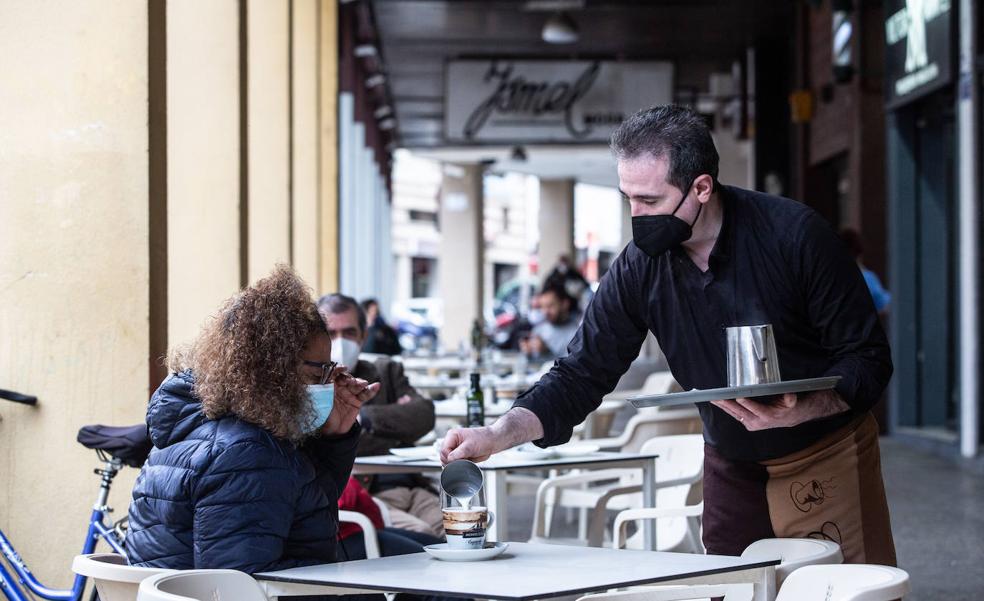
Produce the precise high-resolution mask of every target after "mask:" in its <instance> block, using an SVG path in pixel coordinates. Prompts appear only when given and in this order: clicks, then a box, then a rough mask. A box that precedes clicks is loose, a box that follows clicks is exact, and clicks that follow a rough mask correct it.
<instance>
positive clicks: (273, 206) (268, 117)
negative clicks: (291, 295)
mask: <svg viewBox="0 0 984 601" xmlns="http://www.w3.org/2000/svg"><path fill="white" fill-rule="evenodd" d="M246 6H247V23H248V27H247V30H248V31H247V40H248V42H247V44H248V50H247V59H248V66H247V73H248V75H247V94H248V97H249V100H248V108H247V128H248V132H249V133H248V139H249V146H248V149H249V162H248V166H249V176H248V177H249V213H248V215H249V235H248V243H247V247H248V256H249V263H248V264H249V281H250V282H254V281H256V280H257V279H258V278H261V277H263V276H265V275H267V274H269V273H270V271H271V270H272V269H273V266H274V265H275V264H276V263H281V262H282V263H287V262H289V261H290V201H289V178H290V162H289V152H290V145H289V143H290V137H289V136H290V133H289V118H290V113H289V111H290V103H289V85H290V79H289V57H288V52H289V48H290V45H289V35H290V21H289V18H288V16H289V3H287V2H271V1H270V0H247V3H246Z"/></svg>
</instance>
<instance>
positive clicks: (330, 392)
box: [304, 384, 335, 434]
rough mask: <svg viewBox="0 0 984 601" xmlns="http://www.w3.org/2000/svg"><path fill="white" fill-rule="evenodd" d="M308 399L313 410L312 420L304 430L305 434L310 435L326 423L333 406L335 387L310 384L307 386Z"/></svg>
mask: <svg viewBox="0 0 984 601" xmlns="http://www.w3.org/2000/svg"><path fill="white" fill-rule="evenodd" d="M307 393H308V397H310V398H311V405H312V407H313V408H314V418H313V419H312V420H311V423H309V424H308V425H307V427H305V428H304V433H305V434H311V433H312V432H314V431H316V430H317V429H318V428H320V427H321V426H323V425H325V422H326V421H328V416H329V415H331V408H332V407H334V406H335V385H334V384H310V385H308V386H307Z"/></svg>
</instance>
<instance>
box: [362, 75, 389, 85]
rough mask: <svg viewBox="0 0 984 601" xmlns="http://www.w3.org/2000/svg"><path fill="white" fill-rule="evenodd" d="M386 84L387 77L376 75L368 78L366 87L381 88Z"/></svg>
mask: <svg viewBox="0 0 984 601" xmlns="http://www.w3.org/2000/svg"><path fill="white" fill-rule="evenodd" d="M384 83H386V76H385V75H383V74H382V73H376V74H375V75H370V76H369V77H367V78H366V87H367V88H375V87H376V86H381V85H383V84H384Z"/></svg>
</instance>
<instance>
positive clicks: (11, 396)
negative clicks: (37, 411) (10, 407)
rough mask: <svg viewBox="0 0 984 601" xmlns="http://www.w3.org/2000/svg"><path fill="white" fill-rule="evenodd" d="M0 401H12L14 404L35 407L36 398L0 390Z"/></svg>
mask: <svg viewBox="0 0 984 601" xmlns="http://www.w3.org/2000/svg"><path fill="white" fill-rule="evenodd" d="M0 399H6V400H8V401H13V402H15V403H21V404H24V405H37V404H38V397H36V396H32V395H29V394H21V393H19V392H14V391H13V390H4V389H2V388H0Z"/></svg>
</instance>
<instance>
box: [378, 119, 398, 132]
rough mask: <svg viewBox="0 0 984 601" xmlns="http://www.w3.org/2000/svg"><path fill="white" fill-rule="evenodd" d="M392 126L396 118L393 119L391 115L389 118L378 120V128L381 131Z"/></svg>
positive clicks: (394, 125) (394, 124) (387, 129)
mask: <svg viewBox="0 0 984 601" xmlns="http://www.w3.org/2000/svg"><path fill="white" fill-rule="evenodd" d="M394 127H396V119H393V118H392V117H391V118H389V119H383V120H382V121H380V122H379V129H381V130H383V131H389V130H391V129H393V128H394Z"/></svg>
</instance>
